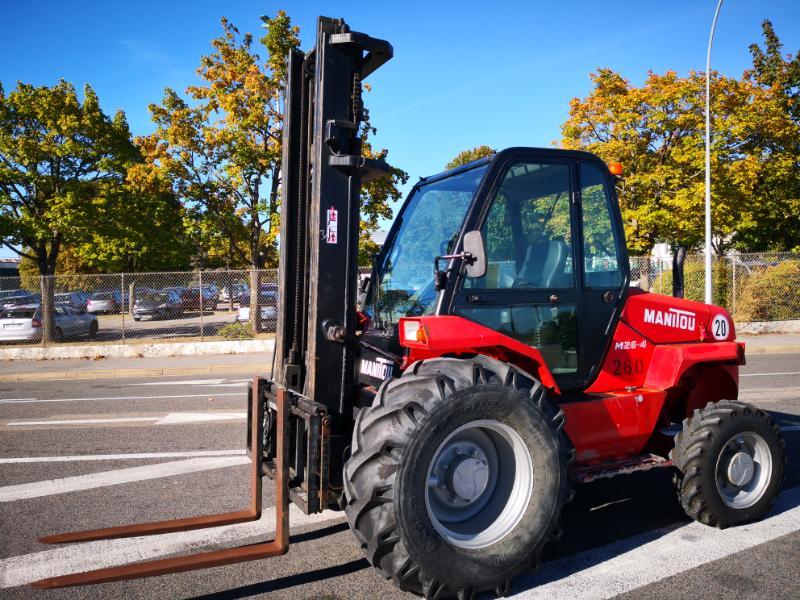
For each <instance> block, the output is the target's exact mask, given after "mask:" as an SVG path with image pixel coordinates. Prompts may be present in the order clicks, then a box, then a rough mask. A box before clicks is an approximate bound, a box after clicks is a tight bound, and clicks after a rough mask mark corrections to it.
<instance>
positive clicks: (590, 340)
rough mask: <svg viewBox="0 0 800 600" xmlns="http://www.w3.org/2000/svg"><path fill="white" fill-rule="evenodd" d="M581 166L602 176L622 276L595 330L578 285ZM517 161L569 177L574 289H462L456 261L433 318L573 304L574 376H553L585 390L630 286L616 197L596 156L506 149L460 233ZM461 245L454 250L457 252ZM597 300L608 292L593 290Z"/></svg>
mask: <svg viewBox="0 0 800 600" xmlns="http://www.w3.org/2000/svg"><path fill="white" fill-rule="evenodd" d="M581 161H589V162H592V163H594V165H595V166H597V167H598V168H599V169H600V172H601V173H603V174H604V177H605V180H606V182H605V184H606V191H607V193H608V194H609V203H610V206H609V209H610V211H609V212H610V217H611V220H612V223H611V226H612V228H613V229H614V230H615V231H616V232H617V236H616V238H617V246H618V248H617V253H618V257H619V266H620V269H621V271H622V275H623V276H622V279H623V284H622V285H621V286H620V288H619V290H616V291H615V298H614V299H613V302H612V306H611V314H610V315H609V317H608V319H607V320H605V319H603V320H602V321H603V323H602V324H601V326H597V325H590V323H593V322H592V320H591V319H592V317H591V314H592V310H593V308H594V307H595V306H596V305H597V298H595V296H597V294H596V293H591V294H587V293H586V292H587V289H586V287H585V285H584V266H583V265H584V262H583V260H584V257H583V223H582V213H581V197H580V189H581V188H580V180H579V164H580V162H581ZM519 162H531V163H542V164H566V165H568V166H569V173H570V233H571V249H572V259H573V275H574V279H573V281H574V285H573V287H572V288H564V289H556V288H552V289H525V288H501V289H482V288H481V289H477V288H472V289H469V288H468V289H465V288H464V285H463V284H464V281H465V279H466V278H465V276H464V274H463V273H461V271H462V269H460V264H459V262H460V261H455V262H454V264H453V265H452V267H454V268H451V270H450V272H451V273H453V274H458V275H457V276H456V277H451V278H450V280H449V281H448V285H447V288H446V290H443V292H444V293H443V294H442V295H441V296H440V301H439V302H438V304H437V310H436V314H450V315H452V314H456V312H455V311H456V310H457V309H458V307H464V306H473V307H474V306H509V307H511V306H518V305H547V304H549V303H551V301H552V299H551V296H553V295H555V296H556V299H555V302H556V303H558V304H574V306H575V313H576V327H577V340H576V349H577V360H578V370H577V372H576V373H571V374H567V373H561V374H554V375H555V377H556V380H557V382H558V385H559V387H561V389H562V390H564V391H567V392H569V391H580V390H583V389H585V388H587V387H588V386H589V385H590V384H591V383H592V382H593V381H594V379H595V378H596V377H597V375H598V374H599V372H600V367H601V365H602V360H603V357H604V356H605V354H606V352H607V349H608V344H609V342H610V340H611V337H612V335H611V334H612V332H613V330H614V328H615V327H616V323H617V322H618V320H619V315H620V313H621V307H622V306H623V305H624V300H625V297H626V296H627V289H628V283H629V281H630V269H629V266H628V256H627V252H626V249H625V243H624V239H625V237H624V231H623V229H622V219H621V216H620V212H619V204H618V201H617V197H616V192H615V189H614V185H613V180H612V179H611V176H610V174H609V173H608V169H607V167H606V166H605V164H603V163H602V162H601V161H600V160H599V159H598V158H597V157H595V156H594V155H592V154H589V153H586V152H578V151H575V152H564V151H558V152H549V151H548V150H545V149H542V150H539V149H529V148H510V149H508V150H505V151H503V152H501V153H499V154H498V155H497V156H496V157H495V159H494V161H493V163H494V164H493V165H492V168H491V169H490V172H489V173H487V175H486V179H485V185H483V186H481V187H482V189H481V193H480V194H478V195H477V196H476V198H475V201H474V203H473V206H472V207H471V209H470V211H469V214H468V217H467V219H466V220H465V224H464V229H463V230H462V232H461V233H462V235H461V240H463V234H464V233H465V232H467V231H472V230H479V229H481V228H482V226H483V224H484V221H485V220H486V218H487V216H488V214H489V210H490V209H491V206H492V203H493V201H494V198H495V197H496V194H497V192H498V190H499V188H500V186H501V184H502V182H503V178H504V177H505V174H506V173H507V172H508V169H509V168H510V167H511V166H512V165H513V164H516V163H519ZM461 240H460V241H459V245H458V248H459V249H461V243H462V242H461ZM599 291H600V292H601V295H602V294H603V293H605V292H606V291H608V290H599Z"/></svg>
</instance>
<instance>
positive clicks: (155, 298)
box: [138, 292, 167, 302]
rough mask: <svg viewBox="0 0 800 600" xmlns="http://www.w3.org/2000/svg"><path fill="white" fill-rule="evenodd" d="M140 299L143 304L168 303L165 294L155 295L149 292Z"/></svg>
mask: <svg viewBox="0 0 800 600" xmlns="http://www.w3.org/2000/svg"><path fill="white" fill-rule="evenodd" d="M138 299H139V300H141V301H142V302H166V301H167V295H166V294H163V293H155V294H154V293H152V292H149V293H145V294H141V295H140V296H139V298H138Z"/></svg>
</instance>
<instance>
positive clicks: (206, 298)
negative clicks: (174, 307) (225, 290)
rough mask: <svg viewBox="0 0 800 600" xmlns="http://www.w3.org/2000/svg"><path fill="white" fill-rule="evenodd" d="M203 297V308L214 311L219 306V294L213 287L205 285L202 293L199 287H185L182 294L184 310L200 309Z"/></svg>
mask: <svg viewBox="0 0 800 600" xmlns="http://www.w3.org/2000/svg"><path fill="white" fill-rule="evenodd" d="M201 298H202V307H203V310H208V311H212V310H214V309H215V308H217V299H218V298H219V296H218V294H217V293H215V292H214V291H213V290H212V289H211V288H209V287H205V286H204V287H203V290H202V294H201V292H200V288H198V287H189V288H184V290H183V293H182V294H181V301H182V303H183V310H200V302H201Z"/></svg>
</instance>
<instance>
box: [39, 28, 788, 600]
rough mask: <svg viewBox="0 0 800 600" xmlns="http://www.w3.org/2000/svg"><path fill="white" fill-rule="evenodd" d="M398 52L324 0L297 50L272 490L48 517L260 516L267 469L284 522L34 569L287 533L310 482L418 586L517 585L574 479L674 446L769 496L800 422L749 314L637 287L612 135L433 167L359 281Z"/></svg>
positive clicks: (553, 531) (714, 507)
mask: <svg viewBox="0 0 800 600" xmlns="http://www.w3.org/2000/svg"><path fill="white" fill-rule="evenodd" d="M391 56H392V47H391V46H390V45H389V43H387V42H385V41H382V40H378V39H374V38H371V37H369V36H367V35H364V34H361V33H356V32H353V31H350V29H349V28H348V27H347V25H346V24H345V23H344V22H343V21H341V20H333V19H327V18H320V19H319V22H318V31H317V39H316V46H315V48H314V49H313V50H312V51H310V52H308V53H302V52H299V51H292V52H291V54H290V56H289V57H288V72H289V75H288V83H287V92H286V114H285V122H284V127H285V129H284V142H283V143H284V147H283V178H282V184H281V190H282V214H281V232H280V299H279V320H278V328H277V336H276V348H275V363H274V366H273V370H272V377H273V379H272V381H267V380H262V379H255V380H254V382H253V384H252V388H251V394H250V401H249V402H250V408H249V429H248V432H249V440H248V445H249V449H250V452H251V456H252V466H251V504H250V508H249V509H248V510H243V511H241V512H235V513H227V514H223V515H208V516H204V517H197V518H189V519H178V520H174V521H166V522H160V523H148V524H141V525H132V526H124V527H113V528H110V529H101V530H94V531H88V532H77V533H70V534H64V535H56V536H50V537H47V538H43V541H45V542H50V543H56V542H69V541H83V540H90V539H102V538H111V537H125V536H134V535H145V534H151V533H165V532H170V531H181V530H186V529H195V528H201V527H211V526H216V525H223V524H230V523H237V522H242V521H248V520H255V519H257V518H259V516H260V514H261V489H262V488H261V481H262V476H263V475H266V476H269V477H271V478H273V479H274V481H275V485H276V503H277V506H276V514H277V527H276V537H275V539H274V540H273V541H269V542H264V543H262V544H255V545H249V546H243V547H238V548H230V549H224V550H215V551H211V552H203V553H199V554H194V555H190V556H182V557H176V558H167V559H161V560H155V561H149V562H144V563H137V564H133V565H126V566H122V567H116V568H109V569H102V570H99V571H92V572H88V573H80V574H77V575H68V576H64V577H56V578H51V579H48V580H43V581H40V582H37V583H36V584H35V585H38V586H39V587H59V586H65V585H81V584H88V583H99V582H105V581H114V580H118V579H129V578H135V577H146V576H152V575H161V574H164V573H170V572H177V571H186V570H191V569H198V568H206V567H211V566H216V565H221V564H228V563H233V562H240V561H245V560H256V559H261V558H265V557H268V556H274V555H278V554H283V553H285V552H286V551H287V549H288V542H289V529H288V528H289V523H288V520H289V519H288V514H289V511H288V507H289V503H290V502H292V503H294V504H296V505H297V506H298V507H300V508H301V509H302V510H303V511H304V512H306V513H316V512H320V511H323V510H327V509H333V510H344V513H345V515H346V517H347V521H348V522H349V524H350V527H351V529H352V531H353V533H354V535H355V537H356V539H357V540H358V542H359V543H360V544H361V546H362V547H363V548H364V551H365V553H366V556H367V559H368V560H369V562H370V563H371V564H372V565H373V566H374V567H375V568H377V569H378V570H379V571H380V572H381V573H382V574H383V575H384V576H385V577H387V578H391V579H393V580H394V582H395V583H396V584H397V585H398V586H399V587H400V588H401V589H403V590H409V591H412V592H416V593H418V594H423V595H425V596H426V597H431V598H443V597H451V596H457V597H459V598H466V597H470V596H471V595H472V594H473V593H476V592H479V591H483V590H491V591H494V592H496V593H497V594H499V595H503V594H505V593H507V592H508V591H509V586H510V581H511V579H512V578H513V577H514V576H515V575H516V574H518V573H520V572H522V571H523V570H525V569H529V568H531V567H532V566H534V565H535V564H536V563H537V562H538V561H539V559H540V556H541V553H542V549H543V547H544V546H545V545H546V544H547V543H548V542H550V541H552V540H557V539H558V537H559V535H560V533H561V529H560V526H559V516H560V513H561V510H562V507H563V506H564V504H565V503H566V502H569V501H570V499H571V498H572V496H573V482H587V481H592V480H594V479H598V478H603V477H611V476H615V475H619V474H625V473H631V472H635V471H643V470H648V469H653V468H668V469H671V470H672V471H673V472H674V479H675V484H676V486H677V491H678V497H679V501H680V503H681V504H682V505H683V508H684V509H685V510H686V512H687V514H688V515H690V516H691V517H692V518H694V519H697V520H699V521H701V522H702V523H705V524H708V525H712V526H717V527H726V526H730V525H737V524H740V523H746V522H748V521H752V520H754V519H758V518H760V517H762V516H763V515H764V514H765V513H766V512H767V511H768V510H769V508H770V506H771V504H772V502H773V500H774V498H775V496H776V494H777V493H778V490H779V488H780V485H781V482H782V479H783V469H784V452H783V441H782V440H781V437H780V433H779V430H778V429H777V427H776V426H775V425H774V424H773V423H772V421H771V420H770V418H769V416H768V415H767V414H766V413H765V412H763V411H761V410H758V409H756V408H753V407H751V406H749V405H747V404H744V403H741V402H737V401H736V397H737V391H738V368H739V365H742V364H744V344H742V343H741V342H737V341H735V332H734V328H733V322H732V320H731V318H730V315H729V314H728V313H727V312H726V311H725V310H724V309H722V308H719V307H716V306H710V305H706V304H701V303H697V302H690V301H687V300H683V299H680V298H672V297H666V296H660V295H656V294H650V293H646V292H644V291H641V290H639V289H637V288H634V287H631V286H630V280H631V275H630V270H629V265H628V256H627V253H626V247H625V238H624V232H623V226H622V220H621V216H620V211H619V206H618V202H617V196H616V193H615V178H614V177H613V176H612V175H611V173H610V171H609V168H608V167H607V165H605V164H604V163H603V162H601V161H600V160H599V159H598V158H597V157H595V156H593V155H592V154H588V153H585V152H575V151H566V150H558V149H536V148H511V149H508V150H504V151H502V152H498V153H496V154H495V155H493V156H491V157H488V158H483V159H480V160H477V161H474V162H471V163H469V164H467V165H464V166H461V167H458V168H456V169H452V170H449V171H446V172H444V173H441V174H439V175H435V176H433V177H428V178H424V179H420V181H419V182H418V183H417V184H416V185H414V187H413V190H412V191H411V194H410V196H409V197H408V199H407V200H406V201H405V204H404V205H403V207H402V209H401V210H400V212H399V214H398V216H397V219H396V220H395V222H394V224H393V226H392V228H391V231H390V233H389V235H388V238H387V240H386V243H385V244H384V246H383V249H382V251H381V252H380V254H379V255H378V256H377V257H376V259H375V261H374V266H373V270H372V275H371V277H370V279H369V281H368V282H365V284H364V285H362V286H360V287H359V286H358V281H359V278H358V268H357V253H358V229H359V208H360V190H361V184H362V182H363V181H367V180H368V179H369V178H373V177H380V176H381V175H382V174H384V172H385V170H386V168H387V167H386V165H385V164H384V163H382V162H380V161H371V160H365V159H364V158H362V157H361V140H360V139H359V127H360V124H361V122H362V120H363V116H364V114H363V111H364V109H363V105H362V100H361V89H362V82H363V80H364V79H365V78H366V77H367V76H368V75H369V74H370V73H372V72H373V71H374V70H375V69H377V68H378V67H379V66H381V65H382V64H383V63H384V62H386V61H387V60H388V59H389V58H391ZM357 288H359V289H357ZM359 299H360V301H359Z"/></svg>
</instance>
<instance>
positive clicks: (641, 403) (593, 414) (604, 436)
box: [560, 389, 666, 463]
mask: <svg viewBox="0 0 800 600" xmlns="http://www.w3.org/2000/svg"><path fill="white" fill-rule="evenodd" d="M665 395H666V392H665V391H664V390H652V389H638V390H634V391H633V392H625V391H623V392H618V393H610V394H603V395H600V396H598V397H596V398H591V399H587V400H582V401H578V402H562V403H560V406H561V409H562V410H563V411H564V414H566V415H567V422H566V425H565V426H564V429H565V431H566V433H567V436H568V437H569V439H570V441H571V442H572V444H573V445H574V446H575V451H576V452H577V455H576V460H577V461H578V462H582V463H593V462H601V461H606V460H615V459H619V458H627V457H629V456H633V455H636V454H639V453H641V451H642V449H643V448H644V446H645V444H647V442H648V440H649V439H650V437H651V436H652V435H653V431H654V430H655V428H656V425H657V423H658V418H659V416H660V414H661V407H662V406H663V404H664V397H665Z"/></svg>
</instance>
